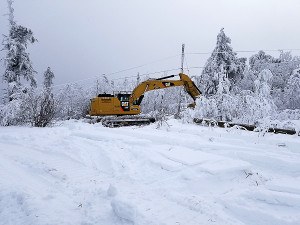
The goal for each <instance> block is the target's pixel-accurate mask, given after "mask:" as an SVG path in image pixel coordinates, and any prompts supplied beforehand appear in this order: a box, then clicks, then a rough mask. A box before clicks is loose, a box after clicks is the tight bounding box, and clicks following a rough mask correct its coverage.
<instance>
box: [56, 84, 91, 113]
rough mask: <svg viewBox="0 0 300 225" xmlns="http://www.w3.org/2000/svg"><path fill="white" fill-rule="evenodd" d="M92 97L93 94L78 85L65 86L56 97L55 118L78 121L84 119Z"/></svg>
mask: <svg viewBox="0 0 300 225" xmlns="http://www.w3.org/2000/svg"><path fill="white" fill-rule="evenodd" d="M93 97H95V96H94V95H93V93H91V92H89V91H88V90H86V89H84V88H83V87H82V86H80V85H78V84H68V85H66V86H65V87H63V88H62V89H61V90H60V91H59V93H58V95H57V97H56V99H57V113H56V118H58V119H79V118H82V117H84V116H85V115H86V114H87V112H88V108H89V104H90V99H91V98H93Z"/></svg>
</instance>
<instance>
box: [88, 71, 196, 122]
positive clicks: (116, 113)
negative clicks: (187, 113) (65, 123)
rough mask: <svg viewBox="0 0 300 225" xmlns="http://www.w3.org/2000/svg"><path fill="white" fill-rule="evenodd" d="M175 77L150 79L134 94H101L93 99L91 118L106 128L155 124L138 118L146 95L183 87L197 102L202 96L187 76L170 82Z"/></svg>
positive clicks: (134, 91) (140, 85)
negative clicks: (156, 91) (155, 91)
mask: <svg viewBox="0 0 300 225" xmlns="http://www.w3.org/2000/svg"><path fill="white" fill-rule="evenodd" d="M172 77H175V75H171V76H167V77H162V78H159V79H149V80H146V81H144V82H142V83H140V84H139V85H138V86H137V87H136V88H135V89H134V90H133V91H132V93H128V92H118V93H115V94H106V93H104V94H99V95H98V96H97V97H95V98H93V99H91V103H90V110H89V116H91V117H97V118H98V119H100V120H101V122H102V124H103V125H104V126H108V127H119V126H131V125H144V124H150V123H152V122H155V119H154V118H149V117H142V116H140V117H138V116H134V115H138V114H140V112H141V108H140V104H141V102H142V100H143V97H144V93H145V92H148V91H153V90H158V89H164V88H170V87H177V86H183V87H184V89H185V91H186V92H187V93H188V94H189V95H190V96H191V97H192V99H193V100H194V102H193V103H192V104H190V106H191V107H193V106H195V100H196V98H198V97H199V96H200V95H201V91H200V90H199V89H198V87H197V86H196V85H195V83H194V82H193V81H192V80H191V78H190V77H189V76H187V75H186V74H183V73H180V74H179V78H180V79H179V80H169V79H168V78H172Z"/></svg>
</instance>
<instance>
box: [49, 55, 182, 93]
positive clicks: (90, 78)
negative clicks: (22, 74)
mask: <svg viewBox="0 0 300 225" xmlns="http://www.w3.org/2000/svg"><path fill="white" fill-rule="evenodd" d="M178 56H179V54H177V55H173V56H168V57H165V58H162V59H158V60H155V61H151V62H149V63H145V64H142V65H139V66H135V67H130V68H127V69H122V70H119V71H115V72H111V73H106V74H105V73H104V74H103V75H106V76H110V75H115V74H118V73H123V72H127V71H130V70H134V69H138V68H141V67H144V66H147V65H151V64H154V63H157V62H162V61H165V60H168V59H171V58H175V57H178ZM100 76H101V75H96V76H92V77H89V78H86V79H81V80H76V81H73V82H67V83H63V84H57V85H53V87H59V86H64V85H68V84H74V83H78V82H83V81H88V80H93V79H96V78H98V77H100Z"/></svg>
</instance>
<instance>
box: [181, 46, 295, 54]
mask: <svg viewBox="0 0 300 225" xmlns="http://www.w3.org/2000/svg"><path fill="white" fill-rule="evenodd" d="M259 51H264V52H280V51H300V49H299V48H290V49H260V50H238V51H234V52H240V53H254V52H259ZM212 53H226V52H225V51H222V52H213V51H212V52H188V53H185V54H188V55H209V54H212Z"/></svg>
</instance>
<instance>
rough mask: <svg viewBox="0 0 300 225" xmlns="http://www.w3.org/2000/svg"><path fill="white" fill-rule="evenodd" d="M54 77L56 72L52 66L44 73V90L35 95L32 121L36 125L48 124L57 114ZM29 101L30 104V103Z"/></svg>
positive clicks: (43, 125)
mask: <svg viewBox="0 0 300 225" xmlns="http://www.w3.org/2000/svg"><path fill="white" fill-rule="evenodd" d="M53 79H54V73H53V72H52V71H51V69H50V67H48V68H47V70H46V71H45V73H44V87H43V90H42V91H41V92H40V93H38V92H36V93H35V95H34V96H33V99H32V100H31V101H30V102H32V104H31V106H32V108H31V114H32V116H31V118H32V119H31V123H32V125H33V126H36V127H45V126H47V125H48V124H49V123H50V122H51V120H52V119H53V118H54V115H55V100H54V95H53V93H52V84H53ZM30 102H29V104H30Z"/></svg>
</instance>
